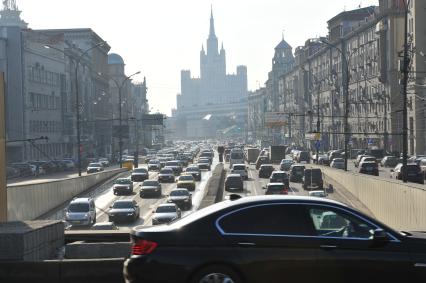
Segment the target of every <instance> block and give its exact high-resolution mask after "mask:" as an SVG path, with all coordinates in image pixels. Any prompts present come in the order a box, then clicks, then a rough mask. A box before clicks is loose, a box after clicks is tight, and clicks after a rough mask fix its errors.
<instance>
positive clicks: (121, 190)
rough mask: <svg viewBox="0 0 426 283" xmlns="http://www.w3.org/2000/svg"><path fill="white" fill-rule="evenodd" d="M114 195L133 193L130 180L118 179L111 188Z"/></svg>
mask: <svg viewBox="0 0 426 283" xmlns="http://www.w3.org/2000/svg"><path fill="white" fill-rule="evenodd" d="M112 190H113V193H114V195H122V194H126V195H130V194H132V193H133V182H132V180H131V179H130V178H118V179H117V180H115V181H114V185H113V187H112Z"/></svg>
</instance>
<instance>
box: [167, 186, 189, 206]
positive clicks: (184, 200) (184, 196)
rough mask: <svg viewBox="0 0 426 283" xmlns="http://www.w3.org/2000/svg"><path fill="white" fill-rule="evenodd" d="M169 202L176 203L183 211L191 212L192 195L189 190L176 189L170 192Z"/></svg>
mask: <svg viewBox="0 0 426 283" xmlns="http://www.w3.org/2000/svg"><path fill="white" fill-rule="evenodd" d="M167 202H169V203H174V204H176V205H177V206H178V207H179V208H181V209H185V210H189V209H191V207H192V194H191V193H190V192H189V191H188V190H187V189H182V188H179V189H174V190H172V191H171V192H170V195H169V197H168V199H167Z"/></svg>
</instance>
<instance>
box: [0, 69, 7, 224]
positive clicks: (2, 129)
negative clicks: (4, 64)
mask: <svg viewBox="0 0 426 283" xmlns="http://www.w3.org/2000/svg"><path fill="white" fill-rule="evenodd" d="M5 109H6V108H5V91H4V73H3V72H2V73H0V113H1V114H0V222H6V221H7V180H6V111H5Z"/></svg>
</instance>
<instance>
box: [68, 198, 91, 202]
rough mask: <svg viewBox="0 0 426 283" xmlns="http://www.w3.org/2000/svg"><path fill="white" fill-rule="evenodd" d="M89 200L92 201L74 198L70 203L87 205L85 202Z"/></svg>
mask: <svg viewBox="0 0 426 283" xmlns="http://www.w3.org/2000/svg"><path fill="white" fill-rule="evenodd" d="M91 200H92V199H91V198H75V199H73V200H71V203H87V202H90V201H91Z"/></svg>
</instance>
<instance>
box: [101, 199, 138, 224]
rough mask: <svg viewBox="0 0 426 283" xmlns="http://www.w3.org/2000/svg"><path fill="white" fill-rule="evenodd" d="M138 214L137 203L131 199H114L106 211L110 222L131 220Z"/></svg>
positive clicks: (134, 219) (136, 217) (135, 218)
mask: <svg viewBox="0 0 426 283" xmlns="http://www.w3.org/2000/svg"><path fill="white" fill-rule="evenodd" d="M139 216H140V210H139V205H138V204H137V203H136V201H134V200H131V199H120V200H116V201H115V202H114V203H113V204H112V205H111V206H110V210H109V211H108V219H109V221H110V222H115V223H118V222H133V221H136V220H137V219H138V218H139Z"/></svg>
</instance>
